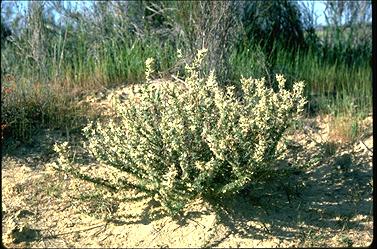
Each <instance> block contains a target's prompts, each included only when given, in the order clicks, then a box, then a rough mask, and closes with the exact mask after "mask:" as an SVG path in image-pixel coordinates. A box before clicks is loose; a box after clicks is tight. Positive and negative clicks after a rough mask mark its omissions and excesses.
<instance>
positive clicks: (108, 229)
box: [2, 117, 373, 248]
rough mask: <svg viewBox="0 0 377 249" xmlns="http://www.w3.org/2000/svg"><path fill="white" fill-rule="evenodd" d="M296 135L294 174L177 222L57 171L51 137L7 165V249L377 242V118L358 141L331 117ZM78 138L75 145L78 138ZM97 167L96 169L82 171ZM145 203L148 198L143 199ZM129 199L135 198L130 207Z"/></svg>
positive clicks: (200, 204)
mask: <svg viewBox="0 0 377 249" xmlns="http://www.w3.org/2000/svg"><path fill="white" fill-rule="evenodd" d="M304 123H305V125H304V127H305V129H304V131H305V132H303V131H300V132H293V133H292V134H291V135H290V139H291V146H290V150H291V151H292V153H291V154H290V156H289V159H288V160H287V161H285V162H283V163H282V166H281V167H280V168H279V169H280V170H282V171H284V170H285V169H289V168H292V167H289V165H293V166H295V167H294V169H295V170H294V171H290V173H289V174H287V177H283V178H282V177H280V178H279V177H278V178H276V179H271V180H270V181H268V182H264V183H263V182H261V183H256V184H253V185H252V186H251V187H250V188H249V189H248V190H245V191H243V192H242V193H241V194H240V195H238V196H237V197H234V198H231V199H226V200H223V201H222V202H220V204H221V205H220V206H219V207H216V208H215V207H214V206H211V205H210V204H208V203H206V202H204V201H202V200H200V199H199V200H196V201H195V202H194V203H192V204H190V206H189V207H187V211H186V213H185V217H182V218H181V219H179V220H173V219H172V218H170V217H167V216H164V215H163V213H161V212H160V207H159V206H158V205H157V204H156V203H154V202H153V201H150V200H149V199H145V198H142V194H141V193H136V192H123V193H118V194H105V196H103V195H102V194H101V193H103V191H104V190H101V189H99V188H96V187H95V186H94V185H93V184H91V183H87V182H83V181H82V180H78V179H74V178H72V177H70V176H67V175H65V174H63V173H59V172H56V171H54V170H53V169H52V168H51V163H53V162H54V160H55V155H54V153H53V151H52V144H53V143H54V142H56V141H63V140H64V139H66V137H65V136H63V135H62V134H61V132H59V131H48V130H45V131H43V132H41V134H40V135H39V136H38V137H36V138H35V143H34V145H33V146H29V147H25V146H21V145H19V146H18V147H17V148H16V149H14V150H13V153H7V154H5V155H4V156H3V158H2V228H3V229H2V242H3V245H5V246H6V247H12V248H13V247H59V248H60V247H95V248H98V247H144V248H145V247H148V248H150V247H180V248H181V247H226V248H229V247H339V246H347V247H349V246H368V245H370V243H371V242H372V240H373V235H372V234H373V211H372V208H373V194H372V189H373V179H372V177H373V172H372V153H371V151H370V150H371V149H372V146H373V139H372V133H371V126H372V120H371V118H368V119H366V120H365V125H364V126H365V127H366V128H365V132H364V136H362V137H360V138H359V139H358V140H357V141H355V142H354V143H337V142H336V141H333V140H331V139H330V137H329V134H330V132H331V131H330V130H329V125H328V120H327V119H326V117H322V118H315V119H314V118H313V119H307V120H305V121H304ZM71 140H74V138H72V137H71ZM82 167H88V168H91V169H92V170H99V169H100V166H99V165H95V164H88V165H83V166H82ZM138 197H140V198H138ZM127 198H128V200H126V199H127Z"/></svg>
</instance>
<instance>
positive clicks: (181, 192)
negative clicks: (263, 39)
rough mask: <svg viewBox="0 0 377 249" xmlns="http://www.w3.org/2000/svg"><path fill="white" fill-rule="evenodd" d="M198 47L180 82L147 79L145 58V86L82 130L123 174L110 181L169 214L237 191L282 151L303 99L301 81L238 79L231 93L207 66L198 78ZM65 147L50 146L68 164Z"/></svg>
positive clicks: (102, 156) (90, 145)
mask: <svg viewBox="0 0 377 249" xmlns="http://www.w3.org/2000/svg"><path fill="white" fill-rule="evenodd" d="M205 52H206V51H205V50H200V51H199V52H198V54H197V56H196V58H195V60H194V62H193V63H192V64H191V65H188V66H186V71H187V75H188V77H187V78H186V79H185V80H184V81H182V82H180V81H177V82H173V83H166V84H164V83H161V84H158V85H157V84H152V83H151V81H150V79H149V78H150V74H151V71H152V70H151V64H152V62H153V61H152V60H148V61H147V72H146V75H147V84H145V85H141V86H140V87H139V88H138V89H137V90H136V91H134V92H132V93H131V94H130V96H129V98H128V99H127V100H126V101H125V102H123V103H121V102H117V117H116V118H115V119H114V120H110V121H109V122H108V123H107V124H103V123H97V124H93V123H90V124H89V125H88V126H87V127H86V128H85V129H84V130H83V131H84V135H85V137H86V138H87V142H86V144H85V148H86V149H87V151H89V152H90V153H91V154H92V155H93V156H94V157H95V158H96V159H98V160H99V161H101V162H103V163H105V164H106V165H111V166H113V167H115V168H117V169H119V170H120V171H121V172H125V173H126V174H127V175H128V177H127V176H126V177H119V178H118V180H117V181H116V183H115V186H117V187H119V188H122V187H132V188H136V189H138V190H140V191H143V192H145V193H147V194H148V195H149V196H150V197H153V198H154V199H156V200H157V201H159V202H160V203H161V204H163V206H164V207H166V208H167V210H169V211H171V212H172V213H175V212H177V211H179V210H181V209H182V208H183V207H184V206H185V204H186V203H187V202H188V201H190V200H192V199H193V198H196V197H199V196H201V197H204V198H219V197H222V196H224V195H228V194H234V193H237V192H238V191H239V190H241V189H243V188H245V187H246V186H247V185H248V184H249V183H250V182H252V181H254V180H257V179H258V175H259V173H260V172H262V171H263V170H265V169H268V168H269V167H273V166H272V165H273V164H271V163H272V162H273V161H274V160H276V158H278V157H280V156H284V146H281V145H282V143H279V141H281V138H282V136H283V133H284V131H285V129H286V128H287V127H288V126H289V124H290V122H291V121H293V120H294V119H296V118H297V117H298V115H299V114H300V112H301V111H302V109H303V106H304V104H305V99H304V98H303V96H302V92H303V87H304V83H303V82H297V83H295V84H294V85H293V89H292V91H288V90H286V89H284V85H285V81H286V80H285V79H284V77H283V76H282V75H277V76H276V80H277V82H278V86H279V88H278V89H279V90H278V91H277V92H274V91H273V90H272V89H269V88H266V87H265V80H264V79H251V78H250V79H245V78H242V79H241V83H242V95H241V96H238V97H237V96H236V95H235V90H234V88H233V87H227V88H225V89H224V88H221V87H220V86H219V85H218V84H217V82H216V77H215V75H214V73H213V72H211V73H210V74H209V76H208V77H204V78H202V77H200V76H199V73H198V68H199V66H200V63H201V61H202V59H203V57H204V56H205ZM65 146H67V144H65ZM64 148H65V147H64V146H56V147H55V149H56V150H57V151H58V152H59V153H60V155H61V160H60V166H61V167H68V166H67V164H69V161H68V160H67V159H64V153H65V152H66V149H64ZM62 158H63V159H62ZM69 169H70V170H72V167H71V168H69ZM91 179H94V178H91Z"/></svg>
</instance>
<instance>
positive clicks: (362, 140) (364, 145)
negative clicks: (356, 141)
mask: <svg viewBox="0 0 377 249" xmlns="http://www.w3.org/2000/svg"><path fill="white" fill-rule="evenodd" d="M360 141H361V143H362V144H364V146H365V148H367V150H369V151H370V152H371V153H373V151H372V150H371V149H370V148H369V147H368V146H367V145H366V144H365V143H364V142H363V140H360Z"/></svg>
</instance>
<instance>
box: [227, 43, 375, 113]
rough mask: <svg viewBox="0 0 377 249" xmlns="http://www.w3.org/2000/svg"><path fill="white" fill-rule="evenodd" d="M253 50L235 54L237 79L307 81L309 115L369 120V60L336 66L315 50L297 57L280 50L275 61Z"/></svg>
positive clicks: (370, 106)
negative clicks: (275, 77)
mask: <svg viewBox="0 0 377 249" xmlns="http://www.w3.org/2000/svg"><path fill="white" fill-rule="evenodd" d="M260 51H261V48H260V47H259V46H251V47H250V48H247V49H244V50H242V51H240V52H239V53H235V54H233V56H232V58H231V63H232V65H233V68H234V73H235V78H238V77H240V76H241V75H244V76H254V75H256V76H257V77H261V76H265V77H269V78H271V79H272V78H273V75H274V74H276V73H283V74H284V75H286V76H287V77H289V78H290V79H291V80H304V81H305V83H306V88H305V94H306V97H307V98H308V99H309V109H310V110H309V112H312V113H313V112H315V113H316V114H318V113H321V114H333V115H337V116H339V115H340V116H342V115H347V116H348V115H351V116H355V115H357V116H365V115H368V114H370V113H371V111H372V84H371V81H372V70H371V67H370V65H369V62H368V60H364V62H363V63H362V64H353V65H351V66H349V65H347V64H346V63H344V62H342V61H339V62H338V61H335V62H334V63H332V62H330V61H328V60H326V59H325V58H323V57H322V56H321V55H320V54H318V53H316V52H315V51H311V50H306V51H304V50H301V51H297V52H295V53H292V52H291V51H288V50H286V49H276V50H275V52H274V54H273V58H271V57H270V58H268V57H267V55H266V54H263V53H261V52H260Z"/></svg>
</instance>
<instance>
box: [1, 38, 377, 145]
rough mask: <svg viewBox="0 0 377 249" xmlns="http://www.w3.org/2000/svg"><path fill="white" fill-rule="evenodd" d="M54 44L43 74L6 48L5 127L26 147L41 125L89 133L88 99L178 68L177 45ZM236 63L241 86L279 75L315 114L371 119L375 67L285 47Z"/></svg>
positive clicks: (236, 58)
mask: <svg viewBox="0 0 377 249" xmlns="http://www.w3.org/2000/svg"><path fill="white" fill-rule="evenodd" d="M49 44H50V47H49V48H48V50H47V52H48V53H47V54H48V56H46V57H45V58H44V60H43V61H42V62H41V63H40V65H42V66H41V67H38V66H37V65H36V63H35V62H34V61H33V60H32V59H30V58H28V57H27V54H22V53H19V52H17V53H16V52H14V51H17V50H16V48H15V47H12V45H11V44H8V45H7V46H5V48H2V55H1V56H2V60H1V66H2V70H3V73H2V75H1V77H2V91H3V89H4V88H5V87H8V86H13V88H14V92H13V93H12V94H13V95H8V96H7V95H4V94H3V97H2V99H3V100H4V101H2V123H6V124H9V126H10V127H11V128H13V134H14V135H15V136H16V137H19V138H22V139H24V140H25V139H28V138H30V136H31V134H32V132H31V131H34V130H35V129H34V128H33V127H37V126H39V125H43V126H45V127H57V128H59V127H60V128H62V127H63V128H66V127H67V126H68V128H73V127H77V126H78V125H80V124H81V125H83V122H82V120H83V118H82V117H85V108H84V107H78V106H77V100H78V96H80V93H81V92H83V91H86V92H88V91H91V90H93V91H94V90H96V89H98V88H102V87H110V86H115V85H117V84H128V83H138V82H141V81H143V80H144V71H145V63H144V62H145V60H146V59H147V58H148V57H153V58H155V59H156V69H157V71H163V72H164V71H165V72H166V73H167V74H168V73H169V71H168V69H169V68H171V67H173V66H174V65H175V63H176V62H177V57H176V54H177V53H176V49H177V47H176V44H174V43H169V42H166V43H164V42H161V41H159V40H157V39H154V38H153V37H149V38H148V39H145V40H136V39H131V38H130V39H129V40H126V41H125V40H122V41H119V40H115V39H105V40H103V41H97V42H96V43H93V42H92V41H91V39H90V37H86V34H85V33H84V32H78V33H76V36H73V37H70V39H65V38H64V35H62V36H60V37H58V38H56V40H54V41H52V42H51V43H49ZM229 63H230V64H231V68H232V70H233V75H234V79H239V78H240V76H241V75H243V76H244V77H250V76H252V77H256V78H260V77H266V78H267V80H268V81H270V82H272V79H273V77H274V74H275V73H283V74H284V75H286V76H287V77H289V78H290V80H304V81H305V82H306V89H305V94H306V96H307V97H308V99H309V100H310V101H309V105H310V106H309V109H310V108H311V112H315V113H329V114H333V115H336V116H342V115H343V116H345V115H347V116H350V115H351V116H363V115H364V116H365V115H368V114H369V113H370V112H371V108H372V85H371V75H372V72H371V68H370V65H369V64H368V61H367V60H365V62H364V63H361V64H354V65H351V66H349V65H347V64H346V63H343V62H342V61H341V60H340V61H339V62H338V61H335V62H329V61H326V60H325V59H324V58H323V57H322V56H321V55H320V54H319V53H317V52H315V51H310V50H309V51H303V50H302V51H298V52H296V53H292V52H291V51H288V50H286V49H283V48H278V46H277V47H276V49H275V50H274V54H273V58H272V57H268V56H267V55H266V53H265V52H264V50H263V48H261V47H260V46H258V45H253V44H247V45H245V46H244V47H243V48H242V49H234V51H233V53H232V54H231V56H230V61H229ZM159 76H160V77H162V76H164V75H159ZM234 83H235V84H236V82H235V81H234ZM36 85H38V87H36ZM11 96H12V98H13V100H14V101H13V100H12V99H10V98H11ZM80 116H81V118H80ZM67 120H70V121H69V122H68V121H67Z"/></svg>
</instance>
